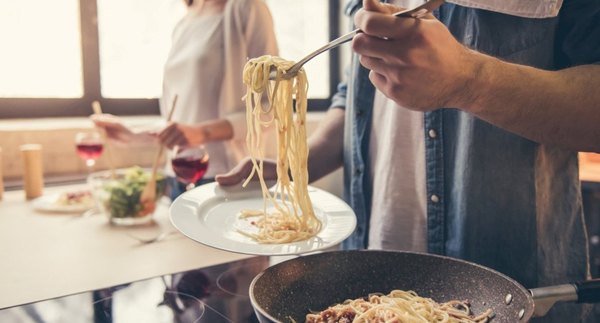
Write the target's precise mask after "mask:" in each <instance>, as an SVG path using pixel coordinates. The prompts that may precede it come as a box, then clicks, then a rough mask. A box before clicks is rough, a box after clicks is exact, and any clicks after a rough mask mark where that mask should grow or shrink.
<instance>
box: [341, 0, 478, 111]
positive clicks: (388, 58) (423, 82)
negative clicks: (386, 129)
mask: <svg viewBox="0 0 600 323" xmlns="http://www.w3.org/2000/svg"><path fill="white" fill-rule="evenodd" d="M363 3H364V7H363V9H361V10H360V11H359V12H357V13H356V15H355V18H354V21H355V23H356V25H357V27H358V28H360V29H361V30H362V31H363V33H360V34H358V35H356V36H355V37H354V40H353V42H352V48H353V50H354V51H355V52H356V53H358V54H360V55H361V57H360V62H361V64H362V65H363V66H364V67H366V68H367V69H370V70H371V73H370V75H369V78H370V79H371V82H373V84H374V85H375V86H376V87H377V88H378V89H379V90H380V91H381V92H382V93H383V94H385V95H386V96H387V97H388V98H390V99H392V100H394V101H395V102H396V103H398V104H399V105H402V106H405V107H407V108H410V109H413V110H419V111H431V110H435V109H438V108H441V107H455V108H462V106H463V105H464V104H467V103H468V102H470V101H471V100H473V99H474V98H473V93H471V91H470V90H469V85H470V79H472V78H473V77H474V76H475V75H476V74H477V70H478V63H477V62H478V60H477V59H475V58H476V57H477V56H478V54H477V53H475V52H473V51H471V50H469V49H467V48H465V47H464V46H463V45H462V44H460V43H458V42H457V41H456V39H455V38H454V37H453V36H452V34H450V32H449V31H448V29H447V28H446V26H444V25H443V24H442V23H441V22H439V21H438V20H437V19H435V18H434V17H433V16H431V15H429V16H427V17H424V18H421V19H415V18H400V17H394V16H392V15H391V14H393V13H395V12H398V11H400V10H402V8H400V7H395V6H392V5H385V4H382V3H380V2H379V1H377V0H364V1H363Z"/></svg>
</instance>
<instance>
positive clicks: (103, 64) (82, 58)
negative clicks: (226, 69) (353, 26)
mask: <svg viewBox="0 0 600 323" xmlns="http://www.w3.org/2000/svg"><path fill="white" fill-rule="evenodd" d="M265 1H266V3H267V4H268V6H269V8H270V10H271V12H272V16H273V20H274V24H275V32H276V36H277V41H278V44H279V48H280V53H279V56H281V57H283V58H285V59H287V60H295V61H297V60H299V59H301V58H302V57H304V55H306V54H307V53H309V52H311V51H312V50H314V49H316V48H318V47H320V46H322V45H323V44H324V43H326V42H327V41H328V40H329V38H330V37H331V35H330V32H331V29H330V27H331V26H334V27H335V26H337V18H331V17H330V15H329V14H330V10H331V8H332V7H331V6H332V3H335V2H329V1H322V0H303V1H297V0H265ZM34 8H35V9H34ZM96 13H97V19H96ZM184 14H185V5H184V1H182V0H55V1H46V0H29V1H8V0H4V1H0V39H2V50H1V51H0V71H2V72H1V73H0V118H1V117H4V118H6V117H32V116H34V117H35V116H72V115H78V116H85V115H88V114H89V109H90V103H91V102H92V101H94V100H100V101H101V102H102V105H103V107H105V108H106V109H105V110H106V111H108V112H110V113H116V114H120V113H125V114H149V113H157V112H158V110H157V109H156V107H157V101H156V98H158V97H159V96H160V95H161V91H162V72H163V66H164V62H165V61H166V58H167V55H168V52H169V49H170V47H171V44H170V42H171V33H172V31H173V28H174V26H175V24H176V23H177V21H178V20H179V19H180V18H181V17H182V16H183V15H184ZM309 17H310V19H309ZM331 19H334V20H335V21H331ZM96 22H97V23H96ZM330 66H331V64H330V56H329V55H328V54H323V55H320V56H319V57H317V58H316V59H314V60H312V61H311V62H310V63H309V64H307V65H306V66H305V69H306V71H307V75H308V77H309V79H308V81H309V84H310V87H309V92H308V98H309V107H312V108H314V107H315V106H316V104H317V103H315V102H312V103H313V104H311V103H310V100H311V99H313V100H314V99H319V100H318V101H319V103H318V106H319V107H321V108H325V107H326V106H327V102H326V101H327V99H328V98H329V96H330V95H331V91H332V89H333V88H335V84H332V82H336V78H335V77H334V78H333V79H332V76H331V75H330V73H331V69H330ZM336 70H337V68H336ZM336 74H337V73H336ZM240 77H241V75H240Z"/></svg>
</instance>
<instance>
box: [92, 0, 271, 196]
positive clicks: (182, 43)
mask: <svg viewBox="0 0 600 323" xmlns="http://www.w3.org/2000/svg"><path fill="white" fill-rule="evenodd" d="M185 2H186V5H187V14H186V15H185V16H184V17H183V18H182V19H181V20H180V21H179V23H178V24H177V25H176V26H175V29H174V30H173V37H172V45H171V50H170V53H169V56H168V59H167V61H166V63H165V68H164V74H163V93H162V97H161V99H160V111H161V115H162V116H164V117H165V118H166V116H167V115H168V114H169V109H171V104H172V101H173V98H174V96H175V95H177V97H178V98H177V108H176V110H175V112H174V114H173V118H172V122H169V123H168V124H167V125H166V126H164V125H163V126H162V127H156V128H155V129H152V130H150V131H142V132H134V131H133V130H132V129H130V128H128V127H126V126H125V125H124V124H123V122H122V121H121V120H120V119H119V118H118V117H115V116H112V115H107V114H103V115H94V116H92V120H93V121H94V123H95V124H96V125H97V126H99V127H102V128H104V129H105V130H106V133H107V136H108V137H109V138H111V139H114V140H117V141H120V142H122V143H133V142H150V141H153V140H157V139H158V141H159V142H160V144H162V145H165V146H167V147H169V148H172V147H174V146H176V145H180V146H186V145H200V144H203V145H205V147H206V149H207V151H208V154H209V156H210V163H209V167H208V170H207V173H206V175H205V180H204V181H212V178H213V177H214V175H215V174H219V173H225V172H227V171H228V170H229V169H231V167H233V166H234V165H236V164H237V162H238V161H239V159H241V158H242V157H245V156H246V155H247V153H246V142H245V137H246V116H245V105H244V103H243V102H242V100H241V98H242V97H243V95H244V94H245V87H244V85H243V83H242V70H243V67H244V65H245V63H246V60H247V59H248V58H252V57H258V56H262V55H267V54H268V55H277V51H278V50H277V42H276V39H275V34H274V31H273V21H272V17H271V14H270V12H269V9H268V7H267V6H266V4H265V3H264V1H262V0H186V1H185ZM169 159H170V158H169ZM166 174H167V176H168V177H169V183H170V185H169V186H170V190H171V193H170V195H171V197H172V198H175V197H177V196H178V195H179V194H181V192H183V191H184V190H185V188H184V185H183V184H181V183H178V182H177V180H176V179H175V178H174V173H173V171H172V169H171V167H170V163H169V162H168V163H167V169H166Z"/></svg>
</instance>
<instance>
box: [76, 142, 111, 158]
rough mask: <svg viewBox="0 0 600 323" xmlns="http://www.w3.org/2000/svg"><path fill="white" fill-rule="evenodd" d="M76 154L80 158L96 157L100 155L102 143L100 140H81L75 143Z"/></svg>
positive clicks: (102, 148) (102, 147)
mask: <svg viewBox="0 0 600 323" xmlns="http://www.w3.org/2000/svg"><path fill="white" fill-rule="evenodd" d="M76 147H77V154H78V155H79V157H81V158H82V159H85V160H87V159H98V158H100V155H102V150H104V145H102V143H101V142H82V143H78V144H77V145H76Z"/></svg>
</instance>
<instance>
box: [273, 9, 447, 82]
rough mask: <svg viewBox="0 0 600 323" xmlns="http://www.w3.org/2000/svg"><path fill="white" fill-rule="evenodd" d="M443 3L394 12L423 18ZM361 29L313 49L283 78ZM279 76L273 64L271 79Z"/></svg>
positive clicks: (400, 15) (346, 40)
mask: <svg viewBox="0 0 600 323" xmlns="http://www.w3.org/2000/svg"><path fill="white" fill-rule="evenodd" d="M442 3H444V0H429V1H427V2H425V3H424V4H422V5H420V6H417V7H415V8H413V9H407V10H402V11H400V12H397V13H395V14H394V16H396V17H409V18H422V17H423V16H425V15H426V14H428V13H430V12H432V11H433V10H435V9H437V8H438V7H439V6H441V5H442ZM359 32H361V31H360V29H358V28H357V29H355V30H353V31H351V32H349V33H347V34H345V35H342V36H340V37H338V38H336V39H334V40H332V41H330V42H329V43H327V44H325V46H323V47H321V48H319V49H317V50H315V51H313V52H312V53H310V54H308V55H306V57H304V58H303V59H301V60H300V61H298V62H297V63H296V64H294V65H292V67H290V68H289V69H288V70H286V71H285V73H283V74H282V78H283V79H290V78H292V77H293V76H295V75H296V73H298V71H299V70H300V68H302V66H303V65H304V64H306V62H308V61H310V60H311V59H313V58H314V57H315V56H317V55H319V54H321V53H323V52H325V51H328V50H330V49H332V48H335V47H337V46H339V45H341V44H343V43H346V42H349V41H350V40H352V38H354V36H356V35H357V34H358V33H359ZM276 77H277V67H275V66H271V71H270V73H269V79H270V80H274V79H275V78H276Z"/></svg>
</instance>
